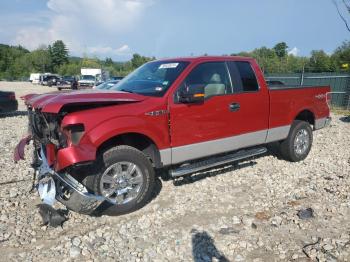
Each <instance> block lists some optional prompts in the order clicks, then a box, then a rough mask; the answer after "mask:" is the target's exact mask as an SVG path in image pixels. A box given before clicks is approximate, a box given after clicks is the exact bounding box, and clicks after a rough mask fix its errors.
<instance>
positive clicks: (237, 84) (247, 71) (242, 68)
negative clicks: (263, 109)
mask: <svg viewBox="0 0 350 262" xmlns="http://www.w3.org/2000/svg"><path fill="white" fill-rule="evenodd" d="M227 64H228V68H229V71H230V74H231V79H232V85H233V91H234V92H254V91H258V90H259V85H258V81H257V79H256V76H255V73H254V71H253V69H252V67H251V65H250V63H248V62H228V63H227Z"/></svg>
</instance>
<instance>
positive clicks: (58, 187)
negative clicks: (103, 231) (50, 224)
mask: <svg viewBox="0 0 350 262" xmlns="http://www.w3.org/2000/svg"><path fill="white" fill-rule="evenodd" d="M38 158H39V161H40V162H41V164H40V166H39V167H38V168H37V170H36V172H37V177H38V191H39V194H40V198H41V199H42V201H43V203H45V204H47V205H50V206H52V205H53V204H54V202H55V199H56V200H58V201H59V202H61V203H62V204H63V205H65V206H66V207H67V208H68V209H70V210H72V211H75V212H78V213H81V214H92V213H93V212H94V211H95V209H96V208H98V207H99V206H100V205H101V204H102V203H103V202H104V201H106V199H105V198H104V197H102V196H97V195H94V194H91V193H89V192H88V190H87V189H86V187H85V186H84V185H83V184H81V183H79V182H78V181H77V180H76V179H74V178H73V177H72V176H70V175H69V174H66V173H57V172H55V171H54V170H53V169H52V168H50V167H49V165H48V162H47V159H46V156H45V151H44V149H43V147H42V148H41V149H40V153H39V156H38Z"/></svg>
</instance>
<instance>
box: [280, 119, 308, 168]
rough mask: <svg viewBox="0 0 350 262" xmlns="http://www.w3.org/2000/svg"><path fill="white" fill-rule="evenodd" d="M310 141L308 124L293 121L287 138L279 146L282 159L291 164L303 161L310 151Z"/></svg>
mask: <svg viewBox="0 0 350 262" xmlns="http://www.w3.org/2000/svg"><path fill="white" fill-rule="evenodd" d="M312 139H313V137H312V129H311V126H310V124H309V123H307V122H305V121H300V120H295V121H294V122H293V124H292V126H291V129H290V131H289V135H288V137H287V138H286V139H285V140H284V141H282V142H281V144H280V151H281V155H282V157H283V158H284V159H285V160H288V161H291V162H298V161H302V160H304V159H305V158H306V157H307V156H308V154H309V152H310V150H311V146H312Z"/></svg>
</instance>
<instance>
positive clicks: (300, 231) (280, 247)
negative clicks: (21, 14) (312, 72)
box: [0, 82, 350, 261]
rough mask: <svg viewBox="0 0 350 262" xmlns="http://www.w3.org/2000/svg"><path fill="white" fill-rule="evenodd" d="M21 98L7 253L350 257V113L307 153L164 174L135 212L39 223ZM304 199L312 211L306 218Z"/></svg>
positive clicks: (0, 135)
mask: <svg viewBox="0 0 350 262" xmlns="http://www.w3.org/2000/svg"><path fill="white" fill-rule="evenodd" d="M0 90H8V91H15V92H16V97H17V99H18V100H20V99H19V97H20V96H21V95H24V94H28V93H31V92H37V93H43V92H49V91H55V89H54V88H49V87H42V86H37V85H32V84H30V83H16V82H0ZM19 103H20V106H19V112H17V113H14V114H9V115H7V116H4V117H1V118H0V148H1V150H0V254H1V257H0V261H9V260H14V261H19V260H21V261H22V260H23V261H32V260H33V261H44V260H49V261H68V260H71V259H72V258H73V259H76V260H89V259H93V260H96V261H102V260H104V261H191V260H195V261H211V259H212V258H214V257H216V258H218V259H219V258H220V257H221V258H224V257H225V258H226V259H227V260H230V261H243V260H246V261H280V260H295V261H306V259H307V257H310V258H312V259H314V260H316V259H317V258H318V259H319V260H320V261H324V260H328V261H329V260H332V259H333V260H335V259H338V260H340V261H350V219H349V217H350V121H349V119H347V118H346V117H344V116H341V115H333V122H332V124H331V126H330V127H328V128H325V129H321V130H320V131H317V132H315V133H314V144H313V148H312V150H311V153H310V155H309V156H308V157H307V159H306V160H305V161H302V162H299V163H289V162H285V161H283V160H279V159H278V158H277V157H276V156H274V155H273V154H267V155H265V156H263V157H260V158H257V159H254V160H250V161H245V162H241V163H239V164H236V165H233V166H230V165H228V166H226V167H222V168H219V169H215V170H210V171H207V172H203V173H199V174H196V175H194V176H193V177H192V178H186V179H179V180H175V181H173V180H169V181H162V180H159V183H158V190H157V192H155V197H154V199H153V200H152V201H151V203H149V204H148V205H147V206H145V207H144V208H142V209H141V210H139V211H137V212H135V213H132V214H129V215H124V216H120V217H105V216H103V217H88V216H84V215H79V214H76V213H70V218H69V220H68V221H67V222H66V223H65V224H64V225H63V228H56V229H53V228H46V227H42V226H41V225H40V224H41V219H40V216H39V214H38V210H37V208H36V205H37V204H39V203H40V201H39V198H38V196H37V193H30V192H29V191H30V189H31V179H32V169H31V168H29V166H30V156H29V152H30V149H28V150H27V153H28V154H27V160H26V161H22V162H20V163H18V164H14V163H13V161H12V154H13V148H14V147H15V145H16V143H17V142H18V140H19V139H20V138H21V137H22V136H23V135H24V134H25V133H26V129H27V126H26V125H27V118H26V115H25V107H24V105H23V103H22V102H21V101H19ZM57 206H58V207H59V205H57ZM306 208H312V210H313V212H314V217H312V218H308V219H300V218H299V217H298V215H297V213H298V211H299V210H302V209H306ZM308 244H311V245H308ZM223 261H224V260H223Z"/></svg>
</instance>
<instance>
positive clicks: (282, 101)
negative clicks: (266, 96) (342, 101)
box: [269, 86, 330, 128]
mask: <svg viewBox="0 0 350 262" xmlns="http://www.w3.org/2000/svg"><path fill="white" fill-rule="evenodd" d="M328 92H330V87H321V86H320V87H295V88H292V87H290V88H289V87H284V88H270V120H269V128H275V127H279V126H288V125H291V124H292V123H293V121H294V119H295V118H296V117H297V115H298V114H299V113H301V112H302V111H304V110H308V111H310V112H312V113H313V115H314V117H315V122H317V121H322V119H324V118H326V117H328V116H329V107H328V105H327V95H326V94H327V93H328Z"/></svg>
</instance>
